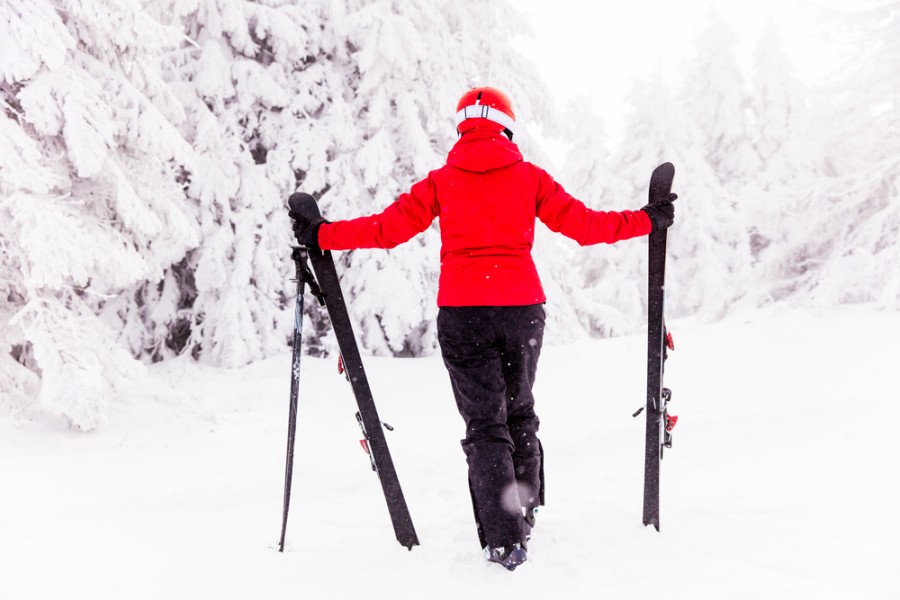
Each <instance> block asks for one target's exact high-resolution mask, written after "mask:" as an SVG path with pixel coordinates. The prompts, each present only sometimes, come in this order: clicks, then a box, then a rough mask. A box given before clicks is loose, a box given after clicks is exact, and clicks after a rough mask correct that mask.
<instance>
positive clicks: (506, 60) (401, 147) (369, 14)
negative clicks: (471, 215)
mask: <svg viewBox="0 0 900 600" xmlns="http://www.w3.org/2000/svg"><path fill="white" fill-rule="evenodd" d="M331 11H332V12H331V13H329V18H328V19H327V21H326V22H325V23H326V24H325V27H326V29H325V30H326V32H327V34H328V35H330V36H333V37H334V38H335V39H337V40H340V44H339V46H338V47H339V48H340V50H339V51H337V52H335V53H334V55H333V56H332V64H331V65H330V68H331V69H332V70H333V71H334V72H335V73H336V77H338V78H339V80H340V81H341V82H342V84H343V86H344V87H343V93H342V95H341V97H340V98H336V99H335V101H334V102H332V103H330V104H328V105H326V106H325V107H324V109H323V111H322V114H321V115H320V116H319V121H318V122H317V123H316V127H317V128H321V129H324V130H325V131H328V132H334V134H337V135H339V136H340V137H339V138H338V139H337V140H336V143H334V144H333V145H332V146H331V148H330V152H329V155H328V160H327V163H326V165H325V170H324V176H323V175H322V174H321V173H316V174H315V175H313V174H312V173H310V174H308V175H307V179H306V180H305V181H304V182H303V183H302V185H303V187H304V189H306V190H307V191H312V192H313V193H318V194H319V195H320V196H321V200H322V207H323V212H324V214H325V215H326V217H328V218H332V219H340V218H347V217H352V216H361V215H366V214H372V213H374V212H378V211H380V210H383V209H384V208H385V207H386V206H387V205H388V204H390V203H391V202H393V201H394V200H395V199H396V198H397V196H398V195H399V194H400V193H402V192H404V191H406V190H408V189H409V187H410V186H411V185H412V184H413V183H414V182H416V181H418V180H419V179H422V178H424V177H425V176H426V175H427V173H428V171H430V170H432V169H436V168H439V167H440V166H441V165H442V164H443V162H444V157H445V155H446V152H447V151H448V150H449V149H450V147H451V146H452V144H453V142H454V141H455V139H456V135H455V131H454V121H453V115H454V112H455V107H456V101H457V99H458V98H459V96H460V95H461V94H462V93H463V92H464V91H465V90H466V89H468V88H469V87H471V86H473V85H480V84H490V85H495V86H497V87H500V88H502V89H504V90H506V91H507V92H508V93H509V94H510V96H511V97H512V98H513V99H514V102H515V104H516V109H517V111H518V113H519V115H520V120H521V121H522V122H523V123H526V124H530V125H531V126H534V123H535V121H538V120H541V119H542V117H543V116H544V115H545V114H546V111H547V110H548V109H547V104H546V103H545V101H544V100H543V98H544V94H543V93H542V90H541V89H540V85H539V83H538V79H537V75H536V71H535V69H534V68H533V67H532V66H531V65H530V64H527V63H525V62H524V60H523V59H522V58H520V57H519V56H518V55H517V54H516V53H515V52H514V51H513V50H512V49H511V46H510V37H511V36H512V34H513V33H514V32H515V31H517V29H518V28H521V27H524V24H523V21H522V19H521V18H520V17H519V16H518V15H517V14H516V13H515V12H514V11H513V10H512V8H511V7H510V5H509V4H508V3H506V2H484V1H482V0H462V1H447V0H442V1H434V0H393V1H391V2H379V3H371V2H365V1H362V0H352V1H350V0H348V1H346V2H343V3H342V2H337V3H332V4H331ZM473 15H477V18H473ZM526 131H527V126H526V127H525V128H523V130H522V131H520V134H519V137H518V138H517V141H520V140H524V146H525V148H526V149H528V148H529V146H528V138H527V133H526ZM313 176H315V178H316V179H315V181H316V182H318V184H316V183H314V182H313V181H312V180H311V179H309V178H310V177H313ZM437 225H438V224H437V222H435V225H434V226H433V227H432V229H430V230H429V231H427V232H425V234H423V235H420V236H418V237H417V238H415V239H414V240H412V241H411V242H408V243H406V244H403V245H401V246H398V247H397V248H394V249H392V250H390V251H388V252H384V251H381V250H374V251H373V250H358V251H350V252H342V253H339V257H338V258H339V260H340V263H341V265H342V266H343V268H342V269H341V276H342V280H343V285H344V288H345V291H346V292H347V294H348V296H349V298H350V303H349V309H350V313H351V316H352V317H353V320H354V322H355V323H359V324H360V328H359V331H358V335H359V336H360V338H361V340H362V343H363V345H364V346H365V347H366V348H367V349H368V350H369V351H371V352H374V353H379V354H394V355H412V354H419V353H421V352H427V351H430V350H431V349H432V348H433V347H434V344H435V331H434V329H433V325H434V317H435V315H436V312H437V307H436V305H435V296H436V285H437V271H438V268H439V244H440V240H439V236H438V233H437V230H436V227H437Z"/></svg>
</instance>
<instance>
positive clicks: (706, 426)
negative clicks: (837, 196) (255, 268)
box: [0, 307, 900, 600]
mask: <svg viewBox="0 0 900 600" xmlns="http://www.w3.org/2000/svg"><path fill="white" fill-rule="evenodd" d="M670 329H671V330H672V331H673V333H674V335H675V341H676V350H675V352H674V353H671V354H670V359H669V361H668V363H667V373H666V384H667V386H668V387H671V388H672V390H673V400H672V403H671V405H670V408H671V412H672V413H674V414H677V415H679V416H680V417H681V420H680V421H679V423H678V426H677V427H676V429H675V432H674V435H675V438H674V447H673V448H672V449H671V450H669V451H668V452H667V454H666V456H665V458H664V460H663V463H662V476H661V522H662V532H661V533H657V532H656V531H654V530H653V529H652V528H645V527H643V525H642V524H641V494H642V474H643V438H644V418H637V419H633V418H631V413H632V412H633V411H634V410H635V409H637V408H638V407H639V406H640V405H641V404H642V403H643V401H644V400H643V399H644V394H645V392H644V386H645V371H644V360H645V352H646V350H645V343H646V342H645V339H644V337H643V336H640V335H638V336H631V337H625V338H617V339H609V340H591V341H584V342H578V343H573V344H568V345H563V346H553V347H546V348H545V350H544V355H543V357H542V364H541V367H540V370H539V373H538V383H537V386H536V396H537V399H538V400H537V402H538V406H537V409H538V414H539V415H540V417H541V420H542V427H541V436H542V441H543V444H544V446H545V450H546V478H547V502H548V505H547V506H546V507H544V509H543V510H542V512H541V513H540V514H539V517H538V526H537V528H536V529H535V532H534V538H533V540H532V543H531V545H530V553H529V561H528V563H526V564H525V565H523V566H522V567H520V568H519V569H518V570H517V571H516V572H514V573H508V572H506V571H505V570H503V569H502V568H500V567H498V566H497V565H492V564H489V563H487V562H486V561H485V560H484V558H483V555H482V554H481V552H480V550H479V549H478V547H477V538H476V536H475V532H474V526H473V520H472V514H471V505H470V502H469V494H468V489H467V484H466V469H465V459H464V456H463V454H462V451H461V449H460V448H459V439H460V438H461V437H462V434H463V426H462V420H461V419H460V417H459V416H458V414H457V413H456V409H455V406H454V403H453V399H452V395H451V392H450V386H449V381H448V379H447V376H446V374H445V372H444V369H443V366H442V364H441V361H440V357H439V356H432V357H429V358H423V359H386V358H372V357H366V359H365V360H366V368H367V372H368V375H369V379H370V383H371V384H372V389H373V392H374V395H375V401H376V403H377V405H378V409H379V412H380V416H381V418H382V420H384V421H386V422H388V423H390V424H391V425H392V426H394V428H395V431H393V432H388V433H387V438H388V443H389V444H390V447H391V451H392V454H393V457H394V462H395V464H396V467H397V471H398V474H399V476H400V481H401V484H402V485H403V489H404V492H405V495H406V499H407V502H408V503H409V507H410V511H411V513H412V517H413V521H414V523H415V525H416V528H417V531H418V534H419V539H420V541H421V546H419V547H415V548H414V549H413V550H412V551H407V550H406V549H405V548H403V547H401V546H400V545H399V544H397V542H396V541H395V540H394V536H393V531H392V529H391V527H390V521H389V518H388V514H387V510H386V508H385V505H384V499H383V496H382V494H381V488H380V486H379V484H378V481H377V478H376V476H375V474H374V473H372V471H371V469H370V467H369V461H368V458H367V457H366V456H365V455H364V454H363V453H362V450H361V449H360V447H359V444H358V442H357V440H358V439H359V437H360V436H359V430H358V427H357V424H356V422H355V419H354V413H355V403H354V401H353V397H352V394H351V390H350V387H349V385H348V384H347V383H346V382H344V381H343V380H342V378H341V377H340V376H338V375H337V373H336V369H335V361H334V360H332V359H327V360H323V359H316V358H311V357H307V356H304V357H303V363H302V370H303V379H302V382H301V390H300V404H299V414H298V432H297V447H296V455H295V461H296V462H295V474H294V487H293V500H292V506H291V515H290V522H289V526H288V545H287V548H286V550H285V552H284V553H283V554H280V553H278V552H277V550H276V548H277V543H278V537H279V532H280V525H281V501H282V485H283V477H284V456H285V437H286V422H287V403H288V391H289V386H290V383H289V371H290V357H289V355H288V354H285V355H282V356H278V357H275V358H272V359H270V360H267V361H264V362H261V363H259V364H255V365H252V366H249V367H246V368H243V369H239V370H232V371H226V370H218V369H211V368H203V367H198V366H196V365H192V364H190V363H188V362H185V361H180V360H179V361H174V362H170V363H168V364H166V365H162V366H156V367H154V368H153V370H152V372H153V378H152V379H150V380H148V382H147V383H146V385H145V386H141V388H140V389H138V390H136V391H135V395H134V396H133V397H131V398H127V399H123V401H122V402H121V404H119V405H117V406H116V407H115V409H114V410H113V411H112V413H111V419H110V423H109V424H108V425H107V426H105V427H104V428H102V429H101V430H100V431H97V432H94V433H90V434H81V433H77V432H73V431H70V430H67V429H66V428H65V427H64V426H63V425H62V424H61V423H58V422H54V421H50V420H47V419H28V418H26V417H23V416H22V415H19V416H17V417H13V416H10V415H2V418H0V481H2V482H3V491H2V494H0V598H2V599H3V600H28V599H40V600H45V599H56V598H65V599H67V600H69V599H77V598H85V599H88V598H90V599H112V598H116V599H119V598H169V599H171V598H176V599H177V598H191V599H200V598H216V599H226V598H228V599H231V598H234V599H245V598H246V599H252V598H261V597H287V598H361V597H362V598H392V599H396V598H461V597H464V598H468V599H471V598H498V597H510V598H514V597H531V598H601V597H605V598H625V599H630V598H634V599H642V598H650V597H665V598H667V599H677V598H691V599H696V598H729V599H741V598H748V599H749V598H766V599H772V598H815V599H816V600H821V599H826V598H866V599H869V598H885V599H886V598H895V599H896V598H900V576H898V575H897V574H896V567H897V564H898V562H900V561H898V558H900V551H898V549H897V548H898V546H897V543H896V540H897V539H898V538H900V525H898V516H897V509H896V507H897V506H900V480H898V472H897V467H896V465H895V461H894V459H893V456H894V454H895V449H896V445H897V441H896V437H895V434H896V428H897V423H898V422H900V402H898V398H897V395H896V384H895V383H894V381H895V378H896V362H897V350H896V346H897V339H898V334H900V314H898V313H896V312H893V313H891V312H887V313H886V312H876V311H874V310H872V309H869V308H867V307H862V308H845V309H840V310H832V311H826V312H821V313H816V314H809V313H804V312H800V311H788V310H784V309H781V310H779V311H775V312H767V313H762V312H759V313H751V314H747V315H742V316H733V317H730V318H729V319H727V320H725V321H722V322H718V323H712V324H710V323H702V322H698V321H695V320H683V321H674V322H671V323H670Z"/></svg>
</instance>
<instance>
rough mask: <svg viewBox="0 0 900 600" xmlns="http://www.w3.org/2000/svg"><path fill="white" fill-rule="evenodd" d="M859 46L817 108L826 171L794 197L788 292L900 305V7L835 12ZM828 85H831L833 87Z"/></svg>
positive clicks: (785, 255)
mask: <svg viewBox="0 0 900 600" xmlns="http://www.w3.org/2000/svg"><path fill="white" fill-rule="evenodd" d="M831 15H832V20H831V26H832V27H834V28H835V29H836V30H837V31H838V32H839V33H840V34H841V35H843V36H844V37H845V39H846V40H847V41H852V44H848V45H852V47H854V48H856V49H857V51H858V52H857V54H856V55H855V56H853V57H852V58H851V59H850V60H849V61H848V62H847V64H845V65H842V66H841V67H840V68H839V69H838V70H837V71H836V73H835V76H834V81H833V85H832V86H831V87H830V89H828V90H826V92H823V94H822V96H823V97H822V102H821V104H820V105H817V106H815V107H814V110H815V111H816V113H817V114H818V115H819V119H820V121H821V122H822V123H824V124H825V126H824V127H821V128H820V130H819V131H820V133H821V134H822V136H821V137H820V140H821V141H820V144H821V147H823V148H825V152H826V160H825V165H826V167H827V171H826V172H825V174H824V175H825V176H824V177H822V178H821V179H820V181H819V185H817V186H816V187H814V188H811V189H809V190H806V191H805V193H803V194H800V195H799V197H798V200H797V202H796V203H794V205H793V209H794V212H795V214H799V215H802V218H798V219H797V220H796V226H795V229H794V232H793V236H792V238H791V239H790V240H789V243H788V244H787V246H786V248H785V249H784V250H783V251H782V252H781V256H780V265H781V269H780V273H781V274H782V275H783V277H784V281H783V285H782V286H781V288H780V289H778V290H777V291H778V293H779V294H781V295H793V296H794V297H795V298H797V299H799V300H802V301H807V300H812V301H814V302H816V303H819V304H823V305H834V304H836V303H852V302H875V303H878V304H880V305H882V306H884V307H888V308H892V309H896V308H898V307H900V245H898V244H897V240H898V239H900V86H898V83H897V76H896V73H897V72H898V69H900V37H898V36H900V11H898V9H897V3H896V2H885V1H883V0H880V1H877V2H873V3H869V4H867V5H863V6H861V7H858V8H857V9H855V10H852V11H851V10H845V11H832V13H831ZM828 92H830V93H828Z"/></svg>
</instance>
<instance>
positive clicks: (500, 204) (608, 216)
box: [319, 128, 651, 306]
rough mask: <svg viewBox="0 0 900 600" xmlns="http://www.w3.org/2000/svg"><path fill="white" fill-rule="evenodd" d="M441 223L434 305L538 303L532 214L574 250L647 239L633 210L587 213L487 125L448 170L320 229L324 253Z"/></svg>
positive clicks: (641, 216)
mask: <svg viewBox="0 0 900 600" xmlns="http://www.w3.org/2000/svg"><path fill="white" fill-rule="evenodd" d="M435 217H439V218H440V228H441V275H440V280H439V283H438V298H437V301H438V305H439V306H517V305H528V304H539V303H542V302H544V301H545V300H546V297H545V296H544V290H543V288H542V287H541V281H540V278H539V277H538V273H537V269H536V268H535V266H534V261H533V260H532V258H531V248H532V246H533V245H534V226H535V217H537V218H539V219H540V220H541V221H542V222H543V223H544V224H545V225H547V227H549V228H550V229H551V230H553V231H556V232H559V233H562V234H563V235H565V236H567V237H570V238H572V239H573V240H575V241H577V242H578V243H579V244H581V245H582V246H586V245H589V244H598V243H613V242H617V241H619V240H624V239H628V238H632V237H637V236H640V235H646V234H648V233H650V229H651V223H650V218H649V217H648V216H647V213H645V212H644V211H642V210H637V211H630V210H626V211H622V212H603V211H596V210H591V209H590V208H588V207H586V206H585V205H584V204H583V203H582V202H580V201H578V200H576V199H575V198H573V197H572V196H571V195H569V194H568V193H567V192H566V191H565V190H564V189H563V188H562V186H560V185H559V184H558V183H556V182H555V181H554V180H553V178H552V177H550V175H548V174H547V173H546V172H545V171H543V170H542V169H540V168H538V167H536V166H535V165H533V164H531V163H529V162H525V161H524V160H523V159H522V154H521V152H519V149H518V147H517V146H516V145H515V144H513V143H512V142H511V141H509V140H508V139H507V138H506V137H505V136H504V135H503V134H502V133H500V132H498V131H494V130H493V128H491V129H487V128H477V129H474V130H471V131H469V132H466V133H464V134H463V136H462V137H461V138H460V139H459V141H458V142H457V143H456V145H455V146H454V147H453V149H452V150H451V151H450V154H449V156H448V157H447V164H446V165H445V166H443V167H441V168H440V169H437V170H436V171H432V172H431V173H429V174H428V177H426V178H425V179H423V180H422V181H420V182H418V183H416V184H415V185H413V186H412V188H411V189H410V191H409V192H408V193H405V194H402V195H401V196H400V197H399V198H398V199H397V201H396V202H394V203H393V204H391V205H390V206H388V207H387V208H386V209H385V210H384V211H382V212H381V213H379V214H375V215H371V216H368V217H360V218H358V219H351V220H347V221H335V222H334V223H325V224H323V225H322V226H321V227H320V228H319V246H320V247H321V248H322V249H323V250H349V249H354V248H393V247H394V246H396V245H398V244H402V243H403V242H405V241H407V240H409V239H411V238H412V237H413V236H415V235H417V234H419V233H421V232H422V231H425V229H427V228H428V226H429V225H430V224H431V222H432V221H433V220H434V218H435Z"/></svg>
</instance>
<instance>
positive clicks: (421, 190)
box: [319, 175, 439, 250]
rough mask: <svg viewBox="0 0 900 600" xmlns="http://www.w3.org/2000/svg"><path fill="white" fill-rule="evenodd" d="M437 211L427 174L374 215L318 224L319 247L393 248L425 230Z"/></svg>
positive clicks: (432, 189) (433, 190) (350, 248)
mask: <svg viewBox="0 0 900 600" xmlns="http://www.w3.org/2000/svg"><path fill="white" fill-rule="evenodd" d="M438 211H439V209H438V203H437V195H436V193H435V188H434V182H433V181H432V179H431V176H430V175H429V176H428V177H427V178H425V179H423V180H422V181H420V182H418V183H416V184H415V185H413V186H412V188H411V189H410V191H409V192H408V193H405V194H401V195H400V197H399V198H397V200H396V201H395V202H394V203H393V204H391V205H390V206H388V207H387V208H386V209H384V210H383V211H382V212H380V213H378V214H374V215H370V216H368V217H359V218H357V219H350V220H347V221H335V222H333V223H323V224H322V226H321V227H319V247H320V248H322V249H323V250H352V249H355V248H393V247H394V246H397V245H399V244H402V243H403V242H406V241H408V240H410V239H412V238H413V236H415V235H416V234H419V233H422V232H423V231H425V230H426V229H427V228H428V226H429V225H430V224H431V222H432V221H434V218H435V217H436V216H437V215H438Z"/></svg>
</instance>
